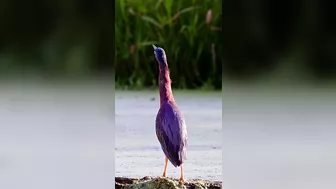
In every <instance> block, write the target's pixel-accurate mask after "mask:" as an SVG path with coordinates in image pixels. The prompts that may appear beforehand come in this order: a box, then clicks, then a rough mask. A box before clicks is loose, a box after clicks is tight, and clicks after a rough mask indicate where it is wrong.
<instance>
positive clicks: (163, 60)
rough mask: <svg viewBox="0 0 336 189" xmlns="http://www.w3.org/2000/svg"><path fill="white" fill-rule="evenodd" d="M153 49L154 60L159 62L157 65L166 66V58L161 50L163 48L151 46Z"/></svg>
mask: <svg viewBox="0 0 336 189" xmlns="http://www.w3.org/2000/svg"><path fill="white" fill-rule="evenodd" d="M153 48H154V54H155V58H156V60H157V61H158V62H159V64H162V65H167V57H166V53H165V51H164V50H163V48H161V47H156V46H155V45H153Z"/></svg>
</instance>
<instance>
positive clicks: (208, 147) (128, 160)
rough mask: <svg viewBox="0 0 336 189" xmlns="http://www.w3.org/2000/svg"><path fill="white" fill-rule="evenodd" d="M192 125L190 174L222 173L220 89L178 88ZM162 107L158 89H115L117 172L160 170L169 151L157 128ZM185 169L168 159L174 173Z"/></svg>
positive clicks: (132, 174) (153, 173)
mask: <svg viewBox="0 0 336 189" xmlns="http://www.w3.org/2000/svg"><path fill="white" fill-rule="evenodd" d="M174 94H175V99H176V101H177V103H178V105H179V107H180V109H181V110H182V111H183V113H184V116H185V119H186V124H187V128H188V138H189V142H188V160H187V161H186V163H185V164H184V170H185V177H186V179H193V178H203V179H210V180H221V178H222V148H221V141H222V133H221V132H222V96H221V93H205V92H182V91H175V92H174ZM158 109H159V99H158V94H157V92H156V91H146V92H123V91H118V92H116V105H115V112H116V165H115V167H116V175H117V176H129V177H144V176H161V175H162V173H163V166H164V157H165V156H164V154H163V152H162V150H161V147H160V144H159V142H158V140H157V138H156V134H155V117H156V114H157V111H158ZM179 171H180V169H179V168H175V167H173V166H172V165H171V164H169V165H168V169H167V175H168V176H169V177H176V178H178V177H179V176H180V172H179Z"/></svg>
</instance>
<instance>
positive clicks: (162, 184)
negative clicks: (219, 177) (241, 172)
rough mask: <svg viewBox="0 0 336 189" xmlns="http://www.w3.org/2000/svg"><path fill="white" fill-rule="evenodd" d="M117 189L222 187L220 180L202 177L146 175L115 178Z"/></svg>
mask: <svg viewBox="0 0 336 189" xmlns="http://www.w3.org/2000/svg"><path fill="white" fill-rule="evenodd" d="M115 188H116V189H131V188H134V189H145V188H148V189H158V188H160V189H180V188H181V189H182V188H183V189H184V188H185V189H194V188H195V189H219V188H222V182H220V181H207V180H202V179H192V180H186V181H184V182H180V181H179V180H177V179H172V178H160V177H154V178H152V177H144V178H126V177H116V178H115Z"/></svg>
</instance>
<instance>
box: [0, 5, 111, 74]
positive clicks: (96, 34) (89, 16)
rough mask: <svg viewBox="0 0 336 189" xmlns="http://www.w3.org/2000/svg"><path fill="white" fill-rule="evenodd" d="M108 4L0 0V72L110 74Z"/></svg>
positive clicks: (109, 7)
mask: <svg viewBox="0 0 336 189" xmlns="http://www.w3.org/2000/svg"><path fill="white" fill-rule="evenodd" d="M112 18H113V7H112V3H110V4H109V6H107V4H106V2H105V1H99V0H98V1H94V3H93V2H90V1H79V0H50V1H44V0H32V1H22V0H2V1H0V77H2V78H4V77H7V76H11V77H12V76H14V77H17V76H22V75H31V76H36V75H39V76H43V77H44V78H64V77H68V76H70V77H77V76H80V77H83V76H84V77H86V76H92V75H95V76H102V75H112V71H113V64H112V62H113V49H114V43H113V23H112Z"/></svg>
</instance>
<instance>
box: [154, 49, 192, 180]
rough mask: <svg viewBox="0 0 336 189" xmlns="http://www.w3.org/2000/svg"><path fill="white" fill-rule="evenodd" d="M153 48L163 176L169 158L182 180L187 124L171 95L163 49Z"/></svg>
mask: <svg viewBox="0 0 336 189" xmlns="http://www.w3.org/2000/svg"><path fill="white" fill-rule="evenodd" d="M153 48H154V54H155V58H156V60H157V62H158V63H159V70H160V74H159V90H160V109H159V111H158V113H157V116H156V121H155V122H156V136H157V138H158V140H159V142H160V144H161V148H162V151H163V153H164V154H165V165H164V171H163V177H166V173H167V165H168V160H169V161H170V162H171V163H172V164H173V165H174V167H180V168H181V177H180V180H181V181H184V174H183V167H182V164H183V162H184V160H185V159H186V156H187V139H188V135H187V126H186V124H185V120H184V117H183V115H182V112H181V111H180V109H179V108H178V106H177V103H176V102H175V99H174V96H173V92H172V89H171V80H170V76H169V69H168V62H167V57H166V54H165V51H164V50H163V49H162V48H160V47H156V46H155V45H153Z"/></svg>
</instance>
